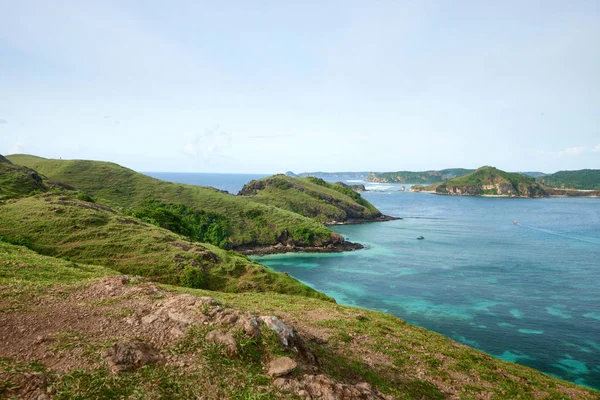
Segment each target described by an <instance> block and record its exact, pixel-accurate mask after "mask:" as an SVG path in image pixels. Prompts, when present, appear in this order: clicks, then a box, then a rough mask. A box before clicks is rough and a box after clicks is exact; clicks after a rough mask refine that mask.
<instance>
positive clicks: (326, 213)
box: [239, 175, 382, 223]
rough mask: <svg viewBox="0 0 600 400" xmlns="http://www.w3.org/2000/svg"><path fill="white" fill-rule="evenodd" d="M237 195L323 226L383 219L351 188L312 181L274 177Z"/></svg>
mask: <svg viewBox="0 0 600 400" xmlns="http://www.w3.org/2000/svg"><path fill="white" fill-rule="evenodd" d="M239 195H240V196H245V197H247V198H250V199H252V200H253V201H256V202H259V203H263V204H267V205H270V206H275V207H278V208H282V209H285V210H289V211H292V212H294V213H298V214H301V215H304V216H306V217H310V218H312V219H314V220H316V221H319V222H323V223H327V222H332V221H338V222H345V221H370V220H375V219H378V218H381V217H382V214H381V212H380V211H379V210H377V209H376V208H375V207H374V206H373V205H372V204H371V203H369V202H368V201H367V200H365V199H363V198H362V196H361V195H360V194H359V193H356V192H355V191H354V190H352V189H351V188H349V187H346V186H342V185H339V184H333V183H328V182H325V181H324V180H323V179H320V178H314V177H309V178H295V177H290V176H286V175H275V176H271V177H269V178H263V179H259V180H255V181H252V182H250V183H248V184H246V185H245V186H244V188H243V189H242V190H241V191H240V193H239Z"/></svg>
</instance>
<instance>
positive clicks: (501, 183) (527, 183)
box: [413, 166, 547, 197]
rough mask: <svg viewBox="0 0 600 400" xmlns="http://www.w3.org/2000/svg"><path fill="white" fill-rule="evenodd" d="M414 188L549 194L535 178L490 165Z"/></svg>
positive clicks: (487, 193) (507, 194)
mask: <svg viewBox="0 0 600 400" xmlns="http://www.w3.org/2000/svg"><path fill="white" fill-rule="evenodd" d="M413 190H414V191H421V190H423V191H433V192H435V193H438V194H451V195H467V196H504V197H543V196H546V195H547V193H546V190H545V189H544V188H543V187H542V186H541V185H540V184H539V183H538V182H536V181H535V179H534V178H531V177H529V176H526V175H522V174H518V173H511V172H505V171H502V170H499V169H497V168H494V167H489V166H484V167H481V168H478V169H477V170H475V171H474V172H471V173H470V174H467V175H464V176H461V177H458V178H454V179H451V180H449V181H446V182H442V183H438V184H436V185H432V186H429V187H414V188H413Z"/></svg>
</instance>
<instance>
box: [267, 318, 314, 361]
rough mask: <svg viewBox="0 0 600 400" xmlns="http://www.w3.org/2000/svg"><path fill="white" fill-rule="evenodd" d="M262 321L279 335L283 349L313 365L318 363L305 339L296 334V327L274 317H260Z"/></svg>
mask: <svg viewBox="0 0 600 400" xmlns="http://www.w3.org/2000/svg"><path fill="white" fill-rule="evenodd" d="M260 320H261V321H262V322H264V324H265V326H266V327H267V328H269V329H271V330H272V331H274V332H276V333H277V335H278V336H279V342H280V343H281V345H282V346H283V347H285V348H287V349H289V350H290V351H291V352H293V353H295V354H296V355H298V356H299V357H301V358H302V359H303V360H305V361H307V362H309V363H311V364H315V363H316V362H317V358H316V357H315V355H314V353H313V351H312V350H311V349H310V347H308V345H307V344H306V342H305V341H304V338H302V336H300V334H298V332H296V330H295V329H294V327H292V326H291V325H288V324H286V323H285V322H283V321H281V320H280V319H279V318H277V317H274V316H262V317H260Z"/></svg>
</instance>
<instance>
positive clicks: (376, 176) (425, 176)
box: [367, 168, 473, 183]
mask: <svg viewBox="0 0 600 400" xmlns="http://www.w3.org/2000/svg"><path fill="white" fill-rule="evenodd" d="M471 172H473V170H472V169H464V168H448V169H442V170H440V171H397V172H371V173H370V174H369V177H368V178H367V181H373V182H392V183H436V182H444V181H447V180H450V179H453V178H456V177H458V176H462V175H466V174H468V173H471Z"/></svg>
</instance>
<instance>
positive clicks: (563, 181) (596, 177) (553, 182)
mask: <svg viewBox="0 0 600 400" xmlns="http://www.w3.org/2000/svg"><path fill="white" fill-rule="evenodd" d="M537 181H538V182H540V183H541V184H543V185H546V186H548V187H552V188H565V189H581V190H600V169H582V170H579V171H558V172H556V173H554V174H551V175H545V176H541V177H539V178H537Z"/></svg>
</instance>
